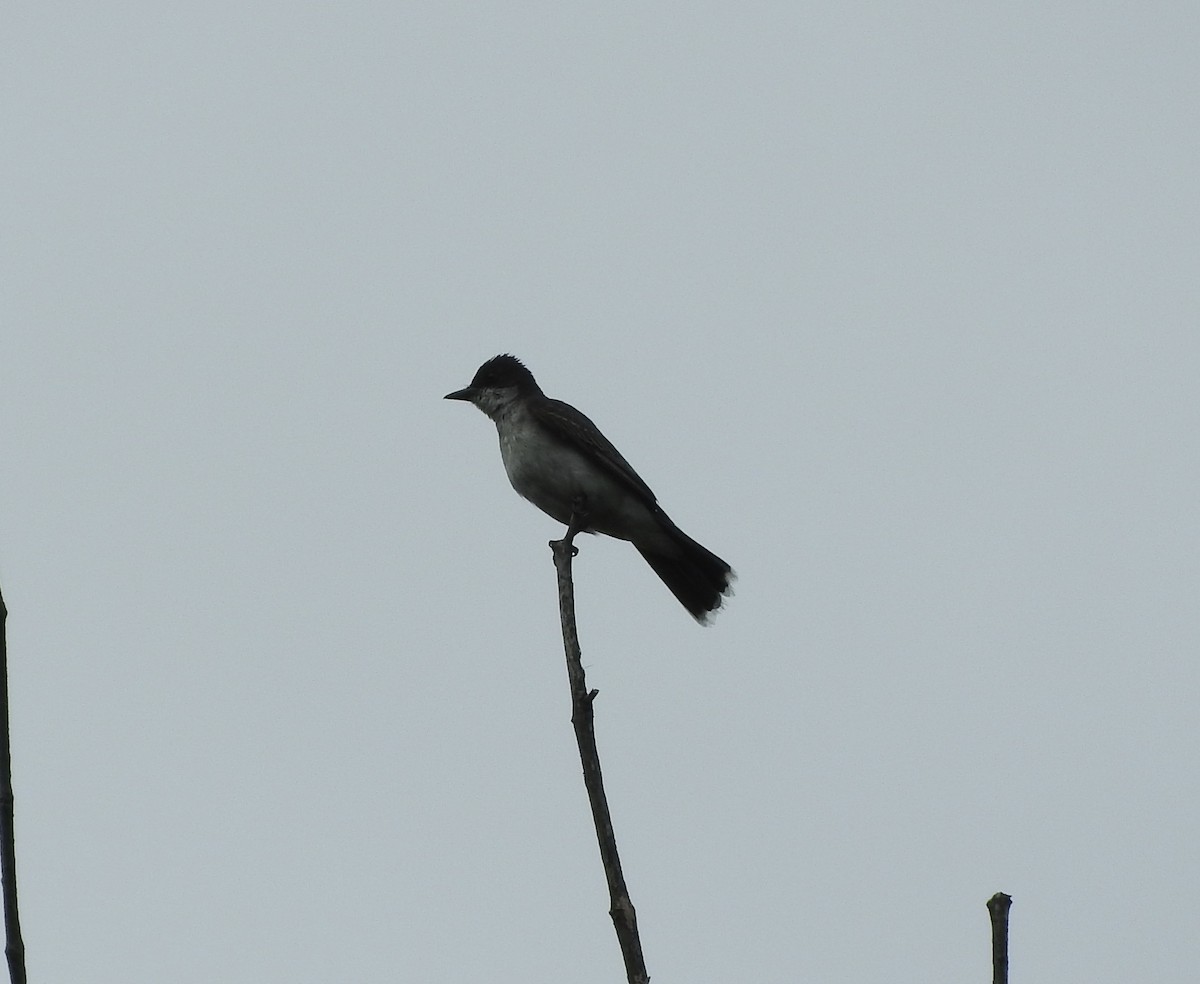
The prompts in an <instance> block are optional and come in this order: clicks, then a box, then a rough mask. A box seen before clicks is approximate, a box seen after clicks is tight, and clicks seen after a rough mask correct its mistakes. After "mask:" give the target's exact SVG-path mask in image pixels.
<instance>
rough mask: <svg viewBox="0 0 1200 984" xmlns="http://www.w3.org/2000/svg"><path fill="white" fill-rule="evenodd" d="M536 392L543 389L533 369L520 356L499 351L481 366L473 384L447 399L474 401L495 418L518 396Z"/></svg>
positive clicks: (449, 394)
mask: <svg viewBox="0 0 1200 984" xmlns="http://www.w3.org/2000/svg"><path fill="white" fill-rule="evenodd" d="M532 393H541V389H540V388H539V387H538V384H537V381H536V380H535V379H534V378H533V373H531V372H530V371H529V370H528V369H526V368H525V365H524V363H522V362H521V360H520V359H518V358H517V357H516V356H514V355H498V356H496V357H495V358H494V359H488V361H487V362H485V363H484V364H483V365H481V366H480V367H479V369H478V371H477V372H476V373H475V378H474V379H472V380H471V385H470V386H467V387H465V388H464V389H460V390H455V391H454V392H453V393H447V394H446V395H445V397H443V399H446V400H465V401H466V402H467V403H474V404H475V406H477V407H479V409H480V410H482V411H483V412H484V413H486V414H487V415H488V416H489V417H491V418H492V419H493V420H495V419H496V417H498V416H499V415H500V414H501V413H503V411H504V409H505V408H506V407H508V406H509V405H510V404H512V403H513V402H514V401H515V400H517V399H520V398H521V397H523V396H527V395H529V394H532Z"/></svg>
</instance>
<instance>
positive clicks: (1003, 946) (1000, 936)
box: [987, 892, 1012, 984]
mask: <svg viewBox="0 0 1200 984" xmlns="http://www.w3.org/2000/svg"><path fill="white" fill-rule="evenodd" d="M1011 907H1012V896H1011V895H1005V894H1004V893H1003V892H997V893H996V894H995V895H993V896H992V897H991V898H990V899H988V903H987V909H988V915H989V916H991V918H992V984H1008V910H1009V909H1010V908H1011Z"/></svg>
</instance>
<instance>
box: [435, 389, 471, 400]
mask: <svg viewBox="0 0 1200 984" xmlns="http://www.w3.org/2000/svg"><path fill="white" fill-rule="evenodd" d="M442 399H443V400H466V401H467V402H468V403H470V402H471V401H472V400H474V399H475V387H474V386H468V387H467V388H466V389H460V390H455V391H454V392H453V393H447V394H446V395H445V396H443V397H442Z"/></svg>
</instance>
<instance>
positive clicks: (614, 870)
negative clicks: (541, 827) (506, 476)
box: [550, 517, 650, 984]
mask: <svg viewBox="0 0 1200 984" xmlns="http://www.w3.org/2000/svg"><path fill="white" fill-rule="evenodd" d="M577 531H578V526H577V524H576V521H575V518H574V517H573V518H572V522H571V524H570V526H569V527H568V529H567V535H566V536H565V537H563V539H561V540H552V541H551V542H550V549H551V550H552V551H553V552H554V566H555V568H556V569H557V571H558V608H559V615H560V616H561V618H562V634H563V648H564V650H565V651H566V656H567V678H568V680H569V681H570V685H571V724H572V725H574V727H575V741H576V743H577V744H578V745H579V759H580V761H581V762H582V763H583V782H584V785H585V786H586V787H587V794H588V802H589V803H590V804H591V807H592V820H593V822H594V823H595V825H596V839H597V840H598V841H599V843H600V859H601V861H602V862H603V864H604V877H605V879H606V880H607V882H608V897H609V903H610V906H609V913H608V914H609V915H610V916H611V917H612V921H613V927H614V928H615V929H616V932H617V942H618V943H619V944H620V946H621V955H622V956H623V957H624V958H625V975H626V979H627V980H628V982H629V984H648V982H649V980H650V976H649V975H648V974H647V973H646V961H645V959H644V958H643V956H642V941H641V939H640V937H639V936H638V928H637V913H636V912H635V911H634V908H633V902H631V901H630V899H629V890H628V889H627V888H626V887H625V876H624V874H622V872H621V859H620V857H619V855H618V854H617V838H616V835H615V834H614V833H613V825H612V817H611V815H610V814H609V812H608V800H607V798H606V797H605V795H604V779H603V777H602V776H601V774H600V753H599V752H598V751H597V750H596V733H595V728H594V725H593V717H592V706H593V704H594V702H595V698H596V694H597V691H595V690H590V691H589V690H588V688H587V680H586V678H585V677H584V672H583V663H582V661H581V654H580V649H579V632H578V630H577V629H576V626H575V587H574V584H573V582H572V580H571V559H572V558H573V557H574V556H575V554H576V552H577V551H576V549H575V546H574V544H573V540H574V539H575V533H576V532H577Z"/></svg>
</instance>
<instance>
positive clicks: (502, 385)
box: [445, 355, 734, 624]
mask: <svg viewBox="0 0 1200 984" xmlns="http://www.w3.org/2000/svg"><path fill="white" fill-rule="evenodd" d="M445 399H447V400H464V401H466V402H468V403H473V404H475V406H477V407H478V408H479V409H480V410H482V411H483V412H484V413H486V414H487V415H488V416H489V417H491V418H492V420H493V421H495V423H496V430H497V432H498V433H499V435H500V457H501V458H502V459H503V460H504V470H505V471H506V472H508V480H509V481H510V482H511V483H512V487H513V488H514V489H516V490H517V492H518V493H519V494H520V495H521V496H523V497H524V498H526V499H528V500H529V501H530V502H532V503H533V504H534V505H535V506H537V507H538V508H539V509H540V510H542V512H544V513H546V514H547V515H549V516H551V517H553V518H554V519H557V520H558V521H559V522H560V523H565V524H566V525H567V527H568V533H569V534H574V533H576V532H579V531H586V532H589V533H605V534H607V535H608V536H612V537H616V538H617V539H618V540H628V541H629V542H631V543H632V544H633V545H634V546H635V547H636V548H637V551H638V553H640V554H641V555H642V556H643V557H645V558H646V562H647V563H648V564H649V565H650V566H651V567H652V568H653V569H654V573H655V574H657V575H658V576H659V577H660V578H662V581H663V583H664V584H665V585H666V586H667V587H668V588H670V589H671V593H672V594H674V595H675V597H676V598H678V599H679V601H680V602H681V603H682V604H683V607H684V608H686V609H687V610H688V611H689V612H690V613H691V615H692V617H693V618H695V619H696V620H697V621H698V622H700V623H701V624H706V623H707V622H708V621H709V620H710V619H711V618H712V616H713V615H714V614H715V613H716V611H717V610H718V609H719V608H720V607H721V604H722V602H723V601H724V600H725V598H726V596H728V595H729V594H730V587H731V582H732V581H733V577H734V574H733V570H732V569H731V568H730V566H729V565H728V564H727V563H725V561H723V560H722V559H721V558H720V557H718V556H717V555H716V554H715V553H713V552H712V551H711V550H708V549H706V548H705V547H702V546H701V545H700V544H699V543H697V542H696V541H695V540H693V539H692V538H691V537H689V536H688V535H687V534H686V533H684V532H683V531H682V530H681V529H680V528H679V527H678V526H676V525H675V524H674V523H672V522H671V520H670V518H669V517H668V516H667V514H666V513H665V512H663V510H662V508H661V507H660V506H659V505H658V502H657V500H656V499H655V497H654V493H653V492H651V491H650V487H649V486H648V485H647V484H646V483H645V482H643V481H642V480H641V478H640V477H639V476H638V473H637V472H635V471H634V470H633V468H632V467H630V465H629V462H627V461H626V460H625V459H624V458H623V457H621V453H620V452H619V451H618V450H617V449H616V448H615V447H613V446H612V443H611V442H610V441H609V440H608V438H606V437H605V436H604V435H603V434H601V433H600V429H599V428H598V427H597V426H596V425H595V424H593V423H592V422H591V421H590V420H589V419H588V418H587V417H585V416H584V415H583V414H581V413H580V412H579V411H578V410H576V409H575V408H574V407H572V406H570V405H568V404H566V403H563V402H562V401H561V400H552V399H550V398H549V397H548V396H546V395H545V394H544V393H543V392H542V389H541V387H540V386H538V384H537V381H536V380H535V379H534V378H533V373H531V372H530V371H529V370H528V369H526V368H525V366H524V365H523V364H522V363H521V361H520V360H519V359H517V358H515V357H514V356H511V355H498V356H496V357H495V358H494V359H489V360H488V361H487V362H485V363H484V364H483V365H482V366H480V367H479V371H478V372H476V373H475V378H474V379H472V380H471V385H470V386H467V387H466V388H465V389H460V390H456V391H455V392H453V393H448V394H446V397H445Z"/></svg>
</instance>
